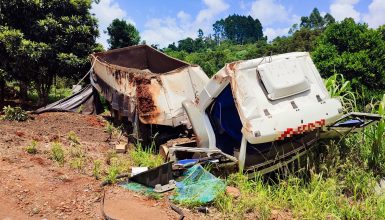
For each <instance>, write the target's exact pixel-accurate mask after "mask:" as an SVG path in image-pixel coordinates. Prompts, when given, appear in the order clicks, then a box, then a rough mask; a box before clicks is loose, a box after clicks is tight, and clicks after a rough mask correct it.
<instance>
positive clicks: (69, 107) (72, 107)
mask: <svg viewBox="0 0 385 220" xmlns="http://www.w3.org/2000/svg"><path fill="white" fill-rule="evenodd" d="M43 112H78V113H82V114H85V115H92V114H100V113H102V112H103V106H102V104H101V103H100V100H99V95H98V93H97V91H95V89H94V88H93V87H92V86H91V85H87V86H85V87H84V88H83V89H82V90H80V91H79V92H77V93H75V94H73V95H72V96H70V97H67V98H64V99H61V100H59V101H56V102H54V103H51V104H49V105H47V106H45V107H42V108H39V109H38V110H36V111H35V113H37V114H40V113H43Z"/></svg>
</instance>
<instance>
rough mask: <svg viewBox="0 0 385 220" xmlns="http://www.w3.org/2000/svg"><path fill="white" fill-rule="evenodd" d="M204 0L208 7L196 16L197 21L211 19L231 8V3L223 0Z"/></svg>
mask: <svg viewBox="0 0 385 220" xmlns="http://www.w3.org/2000/svg"><path fill="white" fill-rule="evenodd" d="M203 2H204V3H205V4H206V6H207V8H205V9H202V10H200V11H199V13H198V16H197V18H196V22H197V23H202V22H207V21H210V20H211V19H212V18H213V17H215V16H216V15H218V14H219V13H221V12H223V11H226V10H227V9H228V8H229V5H228V4H227V3H225V2H224V1H223V0H203Z"/></svg>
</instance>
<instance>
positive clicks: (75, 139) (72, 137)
mask: <svg viewBox="0 0 385 220" xmlns="http://www.w3.org/2000/svg"><path fill="white" fill-rule="evenodd" d="M67 139H68V140H69V141H70V142H71V144H80V141H79V137H78V136H77V135H76V133H75V132H74V131H70V132H68V134H67Z"/></svg>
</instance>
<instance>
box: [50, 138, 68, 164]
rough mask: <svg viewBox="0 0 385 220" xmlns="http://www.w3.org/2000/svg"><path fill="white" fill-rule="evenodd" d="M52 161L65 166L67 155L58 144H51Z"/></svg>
mask: <svg viewBox="0 0 385 220" xmlns="http://www.w3.org/2000/svg"><path fill="white" fill-rule="evenodd" d="M51 159H52V160H54V161H56V162H57V163H58V164H59V165H61V166H62V165H64V161H65V155H64V150H63V146H62V145H61V144H60V143H58V142H55V143H52V144H51Z"/></svg>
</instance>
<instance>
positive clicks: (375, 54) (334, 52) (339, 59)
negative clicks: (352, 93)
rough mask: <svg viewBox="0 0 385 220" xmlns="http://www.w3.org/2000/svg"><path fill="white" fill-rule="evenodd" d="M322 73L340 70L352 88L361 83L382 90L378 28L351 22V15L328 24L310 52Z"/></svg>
mask: <svg viewBox="0 0 385 220" xmlns="http://www.w3.org/2000/svg"><path fill="white" fill-rule="evenodd" d="M312 56H313V58H314V61H315V63H316V64H317V67H318V69H319V70H320V72H321V74H323V76H325V77H327V76H330V75H332V74H334V73H339V74H343V75H344V77H345V78H346V79H348V80H350V81H352V86H353V88H355V89H360V88H361V86H362V85H364V86H366V87H368V88H371V89H381V90H383V88H384V86H385V65H384V57H385V41H384V39H383V34H382V32H381V28H379V29H377V30H376V29H371V28H368V25H367V24H360V23H355V22H354V20H353V19H352V18H347V19H345V20H343V21H342V22H337V23H333V24H331V25H329V26H328V27H327V28H326V29H325V31H324V32H323V33H322V35H321V36H320V38H319V41H318V43H317V46H316V48H315V50H314V52H313V53H312Z"/></svg>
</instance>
